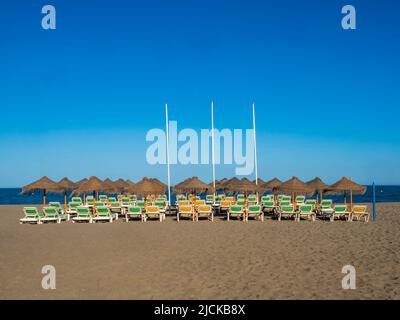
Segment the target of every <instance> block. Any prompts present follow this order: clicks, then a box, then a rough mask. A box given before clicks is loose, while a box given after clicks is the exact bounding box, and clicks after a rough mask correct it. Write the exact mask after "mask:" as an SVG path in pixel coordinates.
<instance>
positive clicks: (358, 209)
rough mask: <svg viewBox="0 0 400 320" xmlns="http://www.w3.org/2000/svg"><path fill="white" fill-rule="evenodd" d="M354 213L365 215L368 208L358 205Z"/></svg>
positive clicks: (354, 208)
mask: <svg viewBox="0 0 400 320" xmlns="http://www.w3.org/2000/svg"><path fill="white" fill-rule="evenodd" d="M353 212H354V213H365V212H367V206H360V205H356V206H354V207H353Z"/></svg>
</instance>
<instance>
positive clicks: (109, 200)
mask: <svg viewBox="0 0 400 320" xmlns="http://www.w3.org/2000/svg"><path fill="white" fill-rule="evenodd" d="M108 202H117V198H115V197H109V198H108Z"/></svg>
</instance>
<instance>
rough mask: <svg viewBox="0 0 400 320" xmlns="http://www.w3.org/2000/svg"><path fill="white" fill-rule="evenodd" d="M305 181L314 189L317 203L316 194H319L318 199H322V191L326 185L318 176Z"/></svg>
mask: <svg viewBox="0 0 400 320" xmlns="http://www.w3.org/2000/svg"><path fill="white" fill-rule="evenodd" d="M306 183H307V184H308V185H309V186H311V187H312V188H313V189H314V192H315V193H316V201H317V203H318V195H319V196H320V200H322V193H323V191H324V190H325V189H326V188H327V187H328V185H327V184H326V183H325V182H323V181H322V180H321V179H320V178H318V177H316V178H314V179H312V180H310V181H308V182H306Z"/></svg>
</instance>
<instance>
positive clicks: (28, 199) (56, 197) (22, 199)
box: [0, 185, 400, 205]
mask: <svg viewBox="0 0 400 320" xmlns="http://www.w3.org/2000/svg"><path fill="white" fill-rule="evenodd" d="M21 191H22V189H21V188H0V205H23V204H33V205H40V204H42V201H43V194H42V192H39V191H38V192H33V193H28V194H21ZM266 194H268V192H266ZM375 195H376V202H400V185H376V186H375ZM201 197H202V198H203V197H205V194H203V195H201ZM313 197H315V196H312V197H309V198H313ZM46 198H47V201H48V202H49V201H58V202H61V203H63V202H64V195H63V194H53V193H48V194H47V195H46ZM324 198H326V199H332V200H333V201H334V202H335V203H343V195H328V194H327V195H325V196H324ZM347 198H349V197H347ZM70 199H71V197H70V193H69V194H68V201H69V200H70ZM171 202H172V203H175V194H171ZM353 202H354V203H370V202H372V186H367V191H366V192H365V194H363V195H357V194H355V195H353Z"/></svg>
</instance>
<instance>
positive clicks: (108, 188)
mask: <svg viewBox="0 0 400 320" xmlns="http://www.w3.org/2000/svg"><path fill="white" fill-rule="evenodd" d="M89 192H93V193H98V192H107V193H113V192H116V191H115V187H114V186H112V185H110V184H109V183H107V182H106V183H104V182H103V181H101V180H100V179H99V178H97V177H90V179H89V180H88V181H86V182H85V183H83V184H82V185H80V186H79V187H78V188H77V189H75V190H74V191H73V192H72V194H82V193H89Z"/></svg>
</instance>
